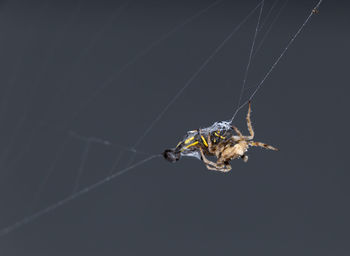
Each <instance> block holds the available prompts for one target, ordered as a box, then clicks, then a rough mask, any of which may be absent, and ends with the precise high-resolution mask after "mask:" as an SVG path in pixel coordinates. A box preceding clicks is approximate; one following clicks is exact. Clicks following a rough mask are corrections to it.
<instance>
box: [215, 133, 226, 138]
mask: <svg viewBox="0 0 350 256" xmlns="http://www.w3.org/2000/svg"><path fill="white" fill-rule="evenodd" d="M214 134H215V136H216V137H219V138H221V139H225V137H224V136H221V135H220V134H218V133H217V132H214Z"/></svg>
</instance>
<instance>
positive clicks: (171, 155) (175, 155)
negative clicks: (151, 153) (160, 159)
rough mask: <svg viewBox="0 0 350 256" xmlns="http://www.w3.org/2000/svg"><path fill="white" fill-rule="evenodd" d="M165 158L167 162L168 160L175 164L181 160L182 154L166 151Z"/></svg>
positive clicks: (170, 150) (171, 150)
mask: <svg viewBox="0 0 350 256" xmlns="http://www.w3.org/2000/svg"><path fill="white" fill-rule="evenodd" d="M163 156H164V158H165V159H166V160H168V161H169V162H171V163H175V162H177V161H178V160H180V157H181V154H180V152H176V151H175V150H173V149H166V150H164V152H163Z"/></svg>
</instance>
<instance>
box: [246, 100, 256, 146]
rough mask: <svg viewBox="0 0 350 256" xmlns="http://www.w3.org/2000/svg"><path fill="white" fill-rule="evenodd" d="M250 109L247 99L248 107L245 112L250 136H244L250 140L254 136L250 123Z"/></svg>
mask: <svg viewBox="0 0 350 256" xmlns="http://www.w3.org/2000/svg"><path fill="white" fill-rule="evenodd" d="M251 111H252V109H251V105H250V101H249V107H248V113H247V126H248V130H249V134H250V136H246V139H247V140H252V139H253V138H254V130H253V125H252V121H251V120H250V113H251Z"/></svg>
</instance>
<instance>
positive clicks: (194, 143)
mask: <svg viewBox="0 0 350 256" xmlns="http://www.w3.org/2000/svg"><path fill="white" fill-rule="evenodd" d="M198 143H199V141H195V142H193V143H192V144H190V145H187V146H186V147H184V148H183V149H181V152H182V151H184V150H186V149H188V148H189V147H192V146H194V145H197V144H198Z"/></svg>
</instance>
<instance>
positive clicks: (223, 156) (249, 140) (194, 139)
mask: <svg viewBox="0 0 350 256" xmlns="http://www.w3.org/2000/svg"><path fill="white" fill-rule="evenodd" d="M250 113H251V104H250V102H249V106H248V113H247V117H246V119H247V126H248V131H249V135H248V136H245V135H243V134H242V133H241V132H240V130H238V128H237V127H235V126H233V125H231V126H230V127H229V128H228V129H224V130H220V129H217V130H214V131H209V132H206V131H204V130H203V129H198V130H194V131H190V132H188V134H187V136H186V137H185V139H184V140H183V141H180V142H179V143H178V145H177V146H176V148H175V149H166V150H165V151H164V153H163V156H164V158H165V159H167V160H168V161H169V162H176V161H178V160H179V159H180V157H181V155H185V156H186V155H187V156H196V157H198V158H199V159H201V160H202V161H203V162H204V164H205V165H206V167H207V168H208V169H209V170H214V171H220V172H229V171H230V170H231V169H232V167H231V165H230V163H229V161H231V160H233V159H236V158H241V159H243V161H244V162H247V161H248V156H247V155H246V154H245V153H246V152H247V150H248V148H249V146H255V147H263V148H266V149H270V150H278V149H277V148H275V147H273V146H270V145H267V144H265V143H262V142H255V141H253V138H254V130H253V126H252V123H251V120H250ZM206 155H207V156H215V157H216V158H217V161H216V162H212V161H210V160H208V159H207V157H206Z"/></svg>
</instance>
